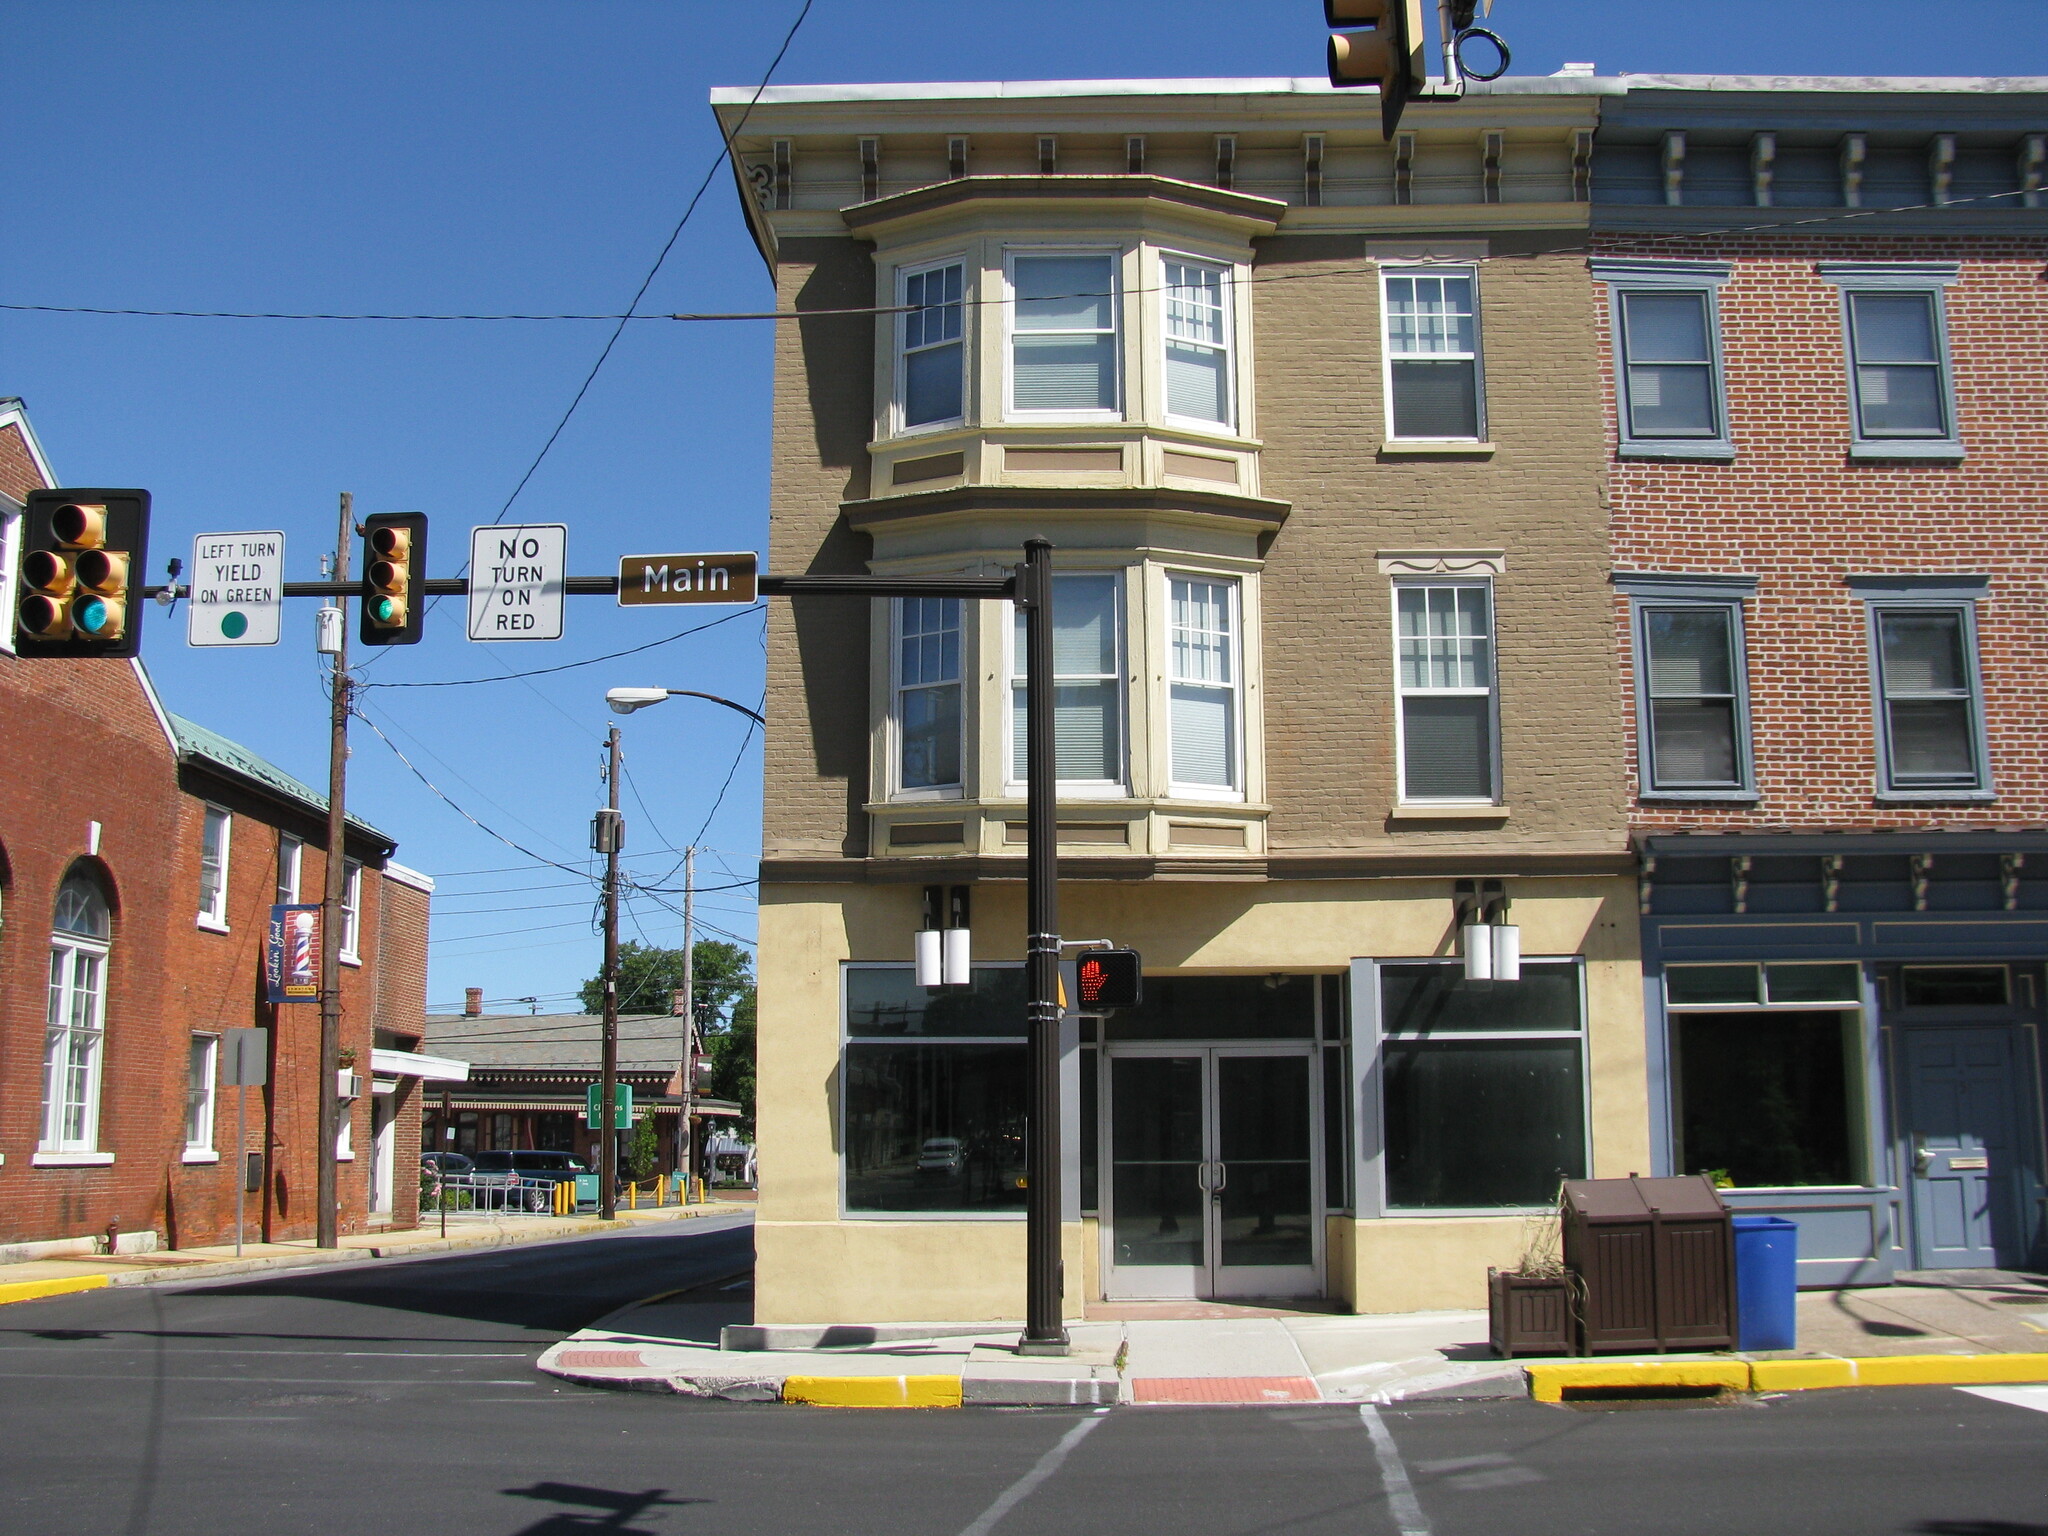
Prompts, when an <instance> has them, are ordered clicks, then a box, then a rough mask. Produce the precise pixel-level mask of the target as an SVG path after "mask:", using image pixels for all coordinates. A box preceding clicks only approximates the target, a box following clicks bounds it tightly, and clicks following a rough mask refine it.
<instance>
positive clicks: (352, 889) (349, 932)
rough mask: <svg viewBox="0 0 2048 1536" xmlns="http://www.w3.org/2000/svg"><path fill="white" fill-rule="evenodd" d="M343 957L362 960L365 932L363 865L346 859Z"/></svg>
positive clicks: (342, 931)
mask: <svg viewBox="0 0 2048 1536" xmlns="http://www.w3.org/2000/svg"><path fill="white" fill-rule="evenodd" d="M341 871H342V873H341V958H342V959H344V960H354V961H357V962H360V961H361V959H362V944H361V939H362V932H363V866H362V865H360V864H358V863H357V862H356V861H355V860H354V859H346V860H344V861H343V862H342V866H341Z"/></svg>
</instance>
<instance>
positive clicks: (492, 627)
mask: <svg viewBox="0 0 2048 1536" xmlns="http://www.w3.org/2000/svg"><path fill="white" fill-rule="evenodd" d="M568 569H569V528H568V525H567V524H565V523H524V524H510V525H508V524H502V523H500V524H494V525H492V526H490V527H487V528H472V529H471V530H470V533H469V638H470V639H472V640H559V639H561V638H562V586H563V579H564V577H565V576H566V575H567V573H568Z"/></svg>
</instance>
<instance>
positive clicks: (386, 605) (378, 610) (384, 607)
mask: <svg viewBox="0 0 2048 1536" xmlns="http://www.w3.org/2000/svg"><path fill="white" fill-rule="evenodd" d="M397 611H398V604H397V603H395V602H393V601H392V600H391V599H390V598H388V597H380V598H378V599H377V600H376V601H375V602H374V603H372V604H370V617H371V618H373V619H375V620H376V621H377V622H378V623H379V624H389V623H390V622H391V619H392V615H394V614H395V613H397Z"/></svg>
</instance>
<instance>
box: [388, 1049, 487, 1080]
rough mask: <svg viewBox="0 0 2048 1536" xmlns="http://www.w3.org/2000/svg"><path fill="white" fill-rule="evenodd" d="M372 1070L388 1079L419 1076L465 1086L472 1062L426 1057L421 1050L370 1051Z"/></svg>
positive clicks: (422, 1078) (447, 1057)
mask: <svg viewBox="0 0 2048 1536" xmlns="http://www.w3.org/2000/svg"><path fill="white" fill-rule="evenodd" d="M370 1070H371V1071H372V1072H382V1073H383V1074H384V1075H385V1076H387V1077H417V1078H419V1079H421V1080H422V1081H425V1082H429V1083H466V1082H468V1081H469V1063H468V1062H466V1061H457V1060H456V1059H455V1058H454V1057H453V1056H425V1055H422V1054H421V1053H419V1052H418V1051H387V1050H382V1049H380V1048H377V1047H372V1048H371V1050H370Z"/></svg>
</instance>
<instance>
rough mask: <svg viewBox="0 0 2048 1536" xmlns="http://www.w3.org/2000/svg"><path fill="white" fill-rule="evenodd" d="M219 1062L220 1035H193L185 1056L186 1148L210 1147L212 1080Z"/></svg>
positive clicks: (196, 1150)
mask: <svg viewBox="0 0 2048 1536" xmlns="http://www.w3.org/2000/svg"><path fill="white" fill-rule="evenodd" d="M219 1064H220V1036H219V1035H194V1036H193V1037H192V1041H191V1044H190V1045H189V1046H188V1047H187V1049H186V1057H185V1151H186V1153H187V1154H188V1155H189V1154H191V1153H194V1152H211V1151H212V1150H213V1098H214V1083H215V1080H216V1079H217V1077H218V1075H219V1073H218V1067H219Z"/></svg>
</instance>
